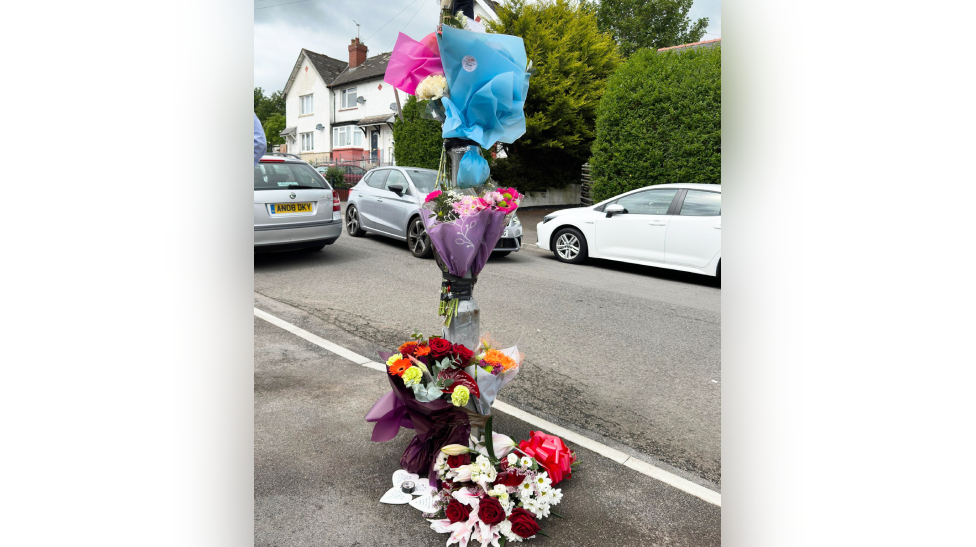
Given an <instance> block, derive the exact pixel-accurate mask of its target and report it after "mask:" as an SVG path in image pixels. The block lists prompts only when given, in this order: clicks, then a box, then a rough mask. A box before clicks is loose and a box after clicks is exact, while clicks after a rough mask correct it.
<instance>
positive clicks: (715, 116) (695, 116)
mask: <svg viewBox="0 0 976 547" xmlns="http://www.w3.org/2000/svg"><path fill="white" fill-rule="evenodd" d="M590 165H591V167H592V175H593V188H592V194H593V200H594V202H596V201H602V200H604V199H607V198H610V197H613V196H615V195H617V194H620V193H623V192H627V191H629V190H634V189H636V188H641V187H644V186H649V185H654V184H664V183H675V182H686V183H688V182H690V183H705V184H721V181H722V49H721V48H720V47H715V48H696V49H689V50H682V51H665V52H661V53H658V52H657V51H655V50H650V49H642V50H640V51H638V52H637V53H636V54H634V55H633V56H632V57H631V58H630V59H629V60H628V61H627V62H626V63H624V64H623V65H621V67H620V68H619V69H618V70H617V72H616V73H615V74H614V75H613V76H612V77H611V78H610V80H609V81H608V82H607V90H606V93H605V94H604V96H603V100H602V101H600V108H599V109H598V111H597V121H596V142H594V144H593V158H592V160H591V161H590Z"/></svg>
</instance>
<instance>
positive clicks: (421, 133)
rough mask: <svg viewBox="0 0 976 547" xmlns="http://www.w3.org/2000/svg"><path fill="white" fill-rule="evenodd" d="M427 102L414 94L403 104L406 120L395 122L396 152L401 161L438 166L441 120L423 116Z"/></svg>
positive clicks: (399, 161) (408, 164) (394, 150)
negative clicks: (421, 113) (420, 100)
mask: <svg viewBox="0 0 976 547" xmlns="http://www.w3.org/2000/svg"><path fill="white" fill-rule="evenodd" d="M423 107H424V105H422V104H420V103H419V102H417V98H416V97H414V96H413V95H411V96H410V98H409V99H407V102H406V103H404V105H403V121H400V118H399V117H398V118H397V119H396V121H395V122H393V153H394V155H395V157H396V163H397V165H400V166H404V167H422V168H424V169H437V166H438V164H439V163H440V159H441V147H442V145H443V143H444V139H442V138H441V124H440V123H438V122H437V121H435V120H430V119H425V118H421V117H420V112H421V110H422V109H423Z"/></svg>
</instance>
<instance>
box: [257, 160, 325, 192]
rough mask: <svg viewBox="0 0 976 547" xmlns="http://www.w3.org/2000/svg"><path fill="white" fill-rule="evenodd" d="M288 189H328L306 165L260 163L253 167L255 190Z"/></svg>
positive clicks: (322, 179)
mask: <svg viewBox="0 0 976 547" xmlns="http://www.w3.org/2000/svg"><path fill="white" fill-rule="evenodd" d="M288 188H328V189H330V190H331V189H332V187H331V186H329V183H327V182H325V179H324V178H322V175H320V174H319V173H318V172H316V171H315V170H314V169H312V166H310V165H308V164H307V163H284V162H282V163H278V162H275V163H271V162H261V163H259V164H257V166H255V167H254V189H255V190H287V189H288Z"/></svg>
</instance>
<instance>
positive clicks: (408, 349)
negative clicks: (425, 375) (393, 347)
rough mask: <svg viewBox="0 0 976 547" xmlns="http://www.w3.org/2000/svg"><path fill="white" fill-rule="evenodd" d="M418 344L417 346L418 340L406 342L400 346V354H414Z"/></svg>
mask: <svg viewBox="0 0 976 547" xmlns="http://www.w3.org/2000/svg"><path fill="white" fill-rule="evenodd" d="M416 346H417V342H414V341H410V342H404V343H403V345H402V346H400V348H399V349H400V354H401V355H412V354H413V349H414V348H415V347H416Z"/></svg>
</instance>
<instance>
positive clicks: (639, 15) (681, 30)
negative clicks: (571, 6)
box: [597, 0, 708, 57]
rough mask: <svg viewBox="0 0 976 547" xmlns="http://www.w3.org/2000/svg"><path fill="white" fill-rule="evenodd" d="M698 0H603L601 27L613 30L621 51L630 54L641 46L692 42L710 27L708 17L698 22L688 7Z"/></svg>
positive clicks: (599, 14) (666, 45)
mask: <svg viewBox="0 0 976 547" xmlns="http://www.w3.org/2000/svg"><path fill="white" fill-rule="evenodd" d="M693 2H694V0H600V5H599V7H598V8H597V21H598V22H599V24H600V30H602V31H604V32H607V33H609V34H610V35H611V36H613V38H614V39H615V40H616V41H617V43H618V44H620V52H621V53H622V54H623V55H624V56H626V57H629V56H631V55H633V54H634V52H635V51H637V50H639V49H641V48H650V49H655V50H656V49H659V48H662V47H671V46H678V45H681V44H690V43H692V42H697V41H699V40H701V38H702V36H703V35H704V34H705V29H706V28H708V18H707V17H703V18H701V19H699V20H697V21H695V22H694V23H692V22H691V19H689V18H688V10H689V9H691V5H692V3H693Z"/></svg>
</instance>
